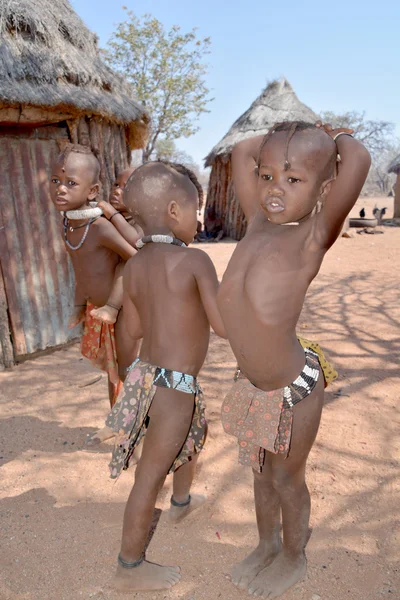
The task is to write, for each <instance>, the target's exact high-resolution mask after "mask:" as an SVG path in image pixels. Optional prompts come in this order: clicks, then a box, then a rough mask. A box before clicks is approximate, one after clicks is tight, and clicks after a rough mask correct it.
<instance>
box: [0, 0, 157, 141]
mask: <svg viewBox="0 0 400 600" xmlns="http://www.w3.org/2000/svg"><path fill="white" fill-rule="evenodd" d="M0 35H1V40H0V63H1V64H0V103H1V104H2V105H3V107H15V106H17V107H18V106H21V105H25V106H33V107H41V108H46V109H51V110H57V111H58V112H69V113H72V115H73V116H76V117H77V116H79V115H82V114H93V115H96V116H100V117H103V118H106V119H107V120H109V121H112V122H114V123H118V124H120V125H125V126H128V127H130V126H132V125H133V124H134V123H136V124H137V125H139V126H140V127H141V128H142V130H143V135H144V131H145V129H146V125H147V123H148V117H147V115H146V113H145V111H144V109H143V107H142V106H141V105H140V104H139V103H138V102H137V101H136V100H135V98H134V97H133V93H132V88H131V86H130V85H129V84H128V83H127V82H126V81H124V79H123V78H122V77H120V76H119V75H118V74H117V73H115V72H113V71H112V70H111V69H110V68H109V67H108V66H107V65H106V64H105V63H104V62H103V61H102V60H101V58H100V55H99V50H98V47H97V37H96V36H95V35H94V34H93V33H92V32H91V31H89V30H88V29H87V27H86V26H85V25H84V23H83V22H82V21H81V19H80V18H79V16H78V15H77V14H76V13H75V12H74V10H73V9H72V7H71V5H70V3H69V2H68V1H67V0H0Z"/></svg>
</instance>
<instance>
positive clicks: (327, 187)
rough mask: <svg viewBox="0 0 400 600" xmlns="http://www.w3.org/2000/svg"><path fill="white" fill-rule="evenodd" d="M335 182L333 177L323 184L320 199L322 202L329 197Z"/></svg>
mask: <svg viewBox="0 0 400 600" xmlns="http://www.w3.org/2000/svg"><path fill="white" fill-rule="evenodd" d="M334 181H335V178H334V177H331V178H330V179H326V180H325V181H323V182H322V184H321V187H320V190H319V197H320V199H321V200H324V199H325V198H326V197H327V195H328V194H329V192H330V191H331V187H332V183H333V182H334Z"/></svg>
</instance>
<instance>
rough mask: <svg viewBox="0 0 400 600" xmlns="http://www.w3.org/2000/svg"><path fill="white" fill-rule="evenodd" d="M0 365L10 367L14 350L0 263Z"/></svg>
mask: <svg viewBox="0 0 400 600" xmlns="http://www.w3.org/2000/svg"><path fill="white" fill-rule="evenodd" d="M0 348H1V349H2V355H1V354H0V365H1V364H3V365H4V366H5V367H6V368H9V367H12V366H13V364H14V350H13V347H12V343H11V336H10V324H9V320H8V311H7V297H6V290H5V287H4V280H3V271H2V269H1V264H0Z"/></svg>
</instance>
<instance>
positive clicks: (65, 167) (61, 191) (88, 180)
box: [50, 153, 99, 211]
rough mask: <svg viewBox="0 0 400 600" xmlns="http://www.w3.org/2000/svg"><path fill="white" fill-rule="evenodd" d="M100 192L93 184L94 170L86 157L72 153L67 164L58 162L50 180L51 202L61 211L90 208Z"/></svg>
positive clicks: (96, 185)
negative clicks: (91, 202) (89, 203)
mask: <svg viewBox="0 0 400 600" xmlns="http://www.w3.org/2000/svg"><path fill="white" fill-rule="evenodd" d="M98 192H99V185H98V183H95V184H94V183H93V169H92V168H91V165H89V168H88V163H87V161H85V158H84V156H82V155H76V154H73V153H71V154H70V155H69V156H68V158H67V160H66V162H65V164H62V163H61V162H57V163H56V164H55V165H54V167H53V171H52V175H51V180H50V196H51V200H52V202H53V204H54V206H55V207H56V209H57V210H59V211H67V210H77V209H80V208H84V207H87V206H88V202H89V201H90V200H95V199H96V196H97V194H98Z"/></svg>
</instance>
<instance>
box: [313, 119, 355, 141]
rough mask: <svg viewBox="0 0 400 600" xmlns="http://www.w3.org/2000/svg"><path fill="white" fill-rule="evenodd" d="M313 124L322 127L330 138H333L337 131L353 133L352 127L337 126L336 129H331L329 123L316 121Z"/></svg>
mask: <svg viewBox="0 0 400 600" xmlns="http://www.w3.org/2000/svg"><path fill="white" fill-rule="evenodd" d="M315 126H316V127H319V128H320V129H323V130H324V131H325V132H326V133H327V134H328V135H329V136H330V137H331V138H332V139H334V138H335V136H337V134H338V133H348V134H349V135H351V134H352V133H354V129H347V128H346V127H338V128H337V129H333V127H332V125H331V124H330V123H322V121H317V122H316V123H315Z"/></svg>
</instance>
